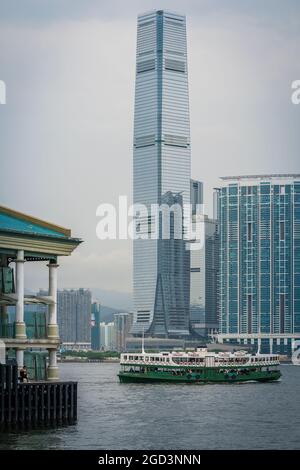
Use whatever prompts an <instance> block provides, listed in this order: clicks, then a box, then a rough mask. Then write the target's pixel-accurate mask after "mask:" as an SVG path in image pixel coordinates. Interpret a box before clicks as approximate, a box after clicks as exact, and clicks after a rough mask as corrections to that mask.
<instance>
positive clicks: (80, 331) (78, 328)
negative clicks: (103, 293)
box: [57, 289, 92, 349]
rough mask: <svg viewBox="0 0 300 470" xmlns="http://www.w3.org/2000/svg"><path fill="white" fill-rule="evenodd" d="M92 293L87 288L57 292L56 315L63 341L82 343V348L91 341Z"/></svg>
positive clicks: (71, 343) (69, 343) (70, 343)
mask: <svg viewBox="0 0 300 470" xmlns="http://www.w3.org/2000/svg"><path fill="white" fill-rule="evenodd" d="M91 304H92V294H91V291H90V290H88V289H78V290H73V289H72V290H67V289H64V290H61V291H58V293H57V317H58V325H59V331H60V335H61V339H62V342H63V343H68V346H69V347H71V346H72V345H73V344H77V345H78V343H82V345H84V346H82V347H83V349H86V348H87V347H88V344H89V345H90V343H91Z"/></svg>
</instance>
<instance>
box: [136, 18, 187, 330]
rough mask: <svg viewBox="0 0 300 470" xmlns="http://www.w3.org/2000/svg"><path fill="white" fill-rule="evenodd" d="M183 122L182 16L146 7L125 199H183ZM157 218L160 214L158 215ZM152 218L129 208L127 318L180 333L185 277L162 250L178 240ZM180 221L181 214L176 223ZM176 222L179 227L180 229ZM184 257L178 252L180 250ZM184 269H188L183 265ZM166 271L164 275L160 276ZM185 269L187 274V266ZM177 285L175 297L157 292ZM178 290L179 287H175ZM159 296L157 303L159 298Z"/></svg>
mask: <svg viewBox="0 0 300 470" xmlns="http://www.w3.org/2000/svg"><path fill="white" fill-rule="evenodd" d="M190 165H191V163H190V124H189V98H188V67H187V45H186V20H185V16H182V15H179V14H177V13H173V12H170V11H162V10H158V11H151V12H148V13H145V14H142V15H140V16H139V17H138V27H137V55H136V88H135V113H134V152H133V201H134V203H135V204H143V205H145V206H146V207H147V208H148V210H150V207H151V204H159V205H160V204H161V203H162V201H163V200H166V199H167V200H168V199H169V200H170V199H171V198H172V197H173V198H178V197H179V195H180V196H181V198H182V204H189V203H190ZM160 220H161V219H160ZM155 224H157V220H154V218H153V217H151V215H150V216H148V217H144V216H143V215H142V214H137V217H136V230H137V232H139V233H140V234H141V236H143V235H145V234H148V235H149V237H150V235H151V234H152V233H153V232H158V233H159V236H158V237H157V239H150V238H149V239H142V238H139V239H136V240H134V242H133V295H134V310H135V311H134V324H133V327H132V333H133V334H134V335H141V334H142V332H143V331H144V332H145V333H146V334H151V335H157V334H158V335H164V336H165V337H173V336H174V337H182V336H186V335H189V319H188V316H189V281H188V280H187V279H186V277H185V275H186V274H185V272H186V261H185V259H181V260H178V266H180V269H179V271H178V273H176V272H175V271H173V272H171V271H169V275H168V274H167V270H168V269H170V266H171V257H169V258H168V260H166V262H165V263H163V262H161V261H162V258H163V255H162V253H166V252H167V251H169V253H171V252H172V250H174V249H175V247H176V249H179V252H180V256H181V255H182V254H183V249H182V246H183V243H182V244H181V245H182V246H180V247H179V245H180V244H177V243H174V240H170V244H169V247H168V246H167V243H164V242H167V241H166V240H162V237H161V231H160V228H161V227H160V228H159V230H157V227H155ZM183 225H185V220H184V224H183ZM183 233H184V229H183V230H182V235H183ZM184 258H186V257H185V256H184ZM188 271H189V269H188ZM168 277H169V278H168ZM187 277H188V274H187ZM178 286H181V288H180V294H179V297H180V298H179V299H178V300H176V305H175V304H174V303H173V304H171V302H170V301H169V299H168V298H166V297H165V295H166V293H167V292H172V293H175V292H176V291H177V287H178ZM183 290H184V292H183ZM163 303H164V305H163Z"/></svg>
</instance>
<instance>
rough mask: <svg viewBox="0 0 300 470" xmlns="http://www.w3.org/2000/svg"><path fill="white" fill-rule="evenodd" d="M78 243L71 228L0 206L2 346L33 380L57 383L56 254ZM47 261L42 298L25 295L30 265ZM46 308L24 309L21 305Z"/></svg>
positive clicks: (8, 355) (0, 324)
mask: <svg viewBox="0 0 300 470" xmlns="http://www.w3.org/2000/svg"><path fill="white" fill-rule="evenodd" d="M80 242H81V240H79V239H77V238H73V237H71V231H70V230H69V229H66V228H63V227H60V226H58V225H54V224H52V223H49V222H45V221H44V220H41V219H37V218H36V217H32V216H29V215H26V214H23V213H21V212H17V211H15V210H12V209H8V208H6V207H3V206H0V340H1V341H0V342H1V343H2V344H4V348H5V357H6V359H14V360H16V361H17V364H18V366H19V367H22V366H23V365H24V364H25V365H26V367H27V369H28V372H29V377H30V378H31V379H32V380H39V379H42V380H57V379H58V367H57V362H56V352H57V348H58V347H59V344H60V337H59V329H58V324H57V304H56V298H57V268H58V266H59V265H58V257H59V256H70V255H71V253H72V252H73V250H74V249H75V248H76V247H77V246H78V245H79V243H80ZM34 262H43V263H47V268H48V271H49V288H48V290H47V292H45V295H43V296H35V295H26V294H25V291H24V277H25V272H26V271H27V269H28V268H29V267H30V263H34ZM26 304H27V305H31V306H32V307H33V306H36V307H38V306H39V305H40V304H42V305H44V308H43V309H42V310H41V311H40V310H39V309H38V308H36V311H34V310H33V308H32V309H31V310H28V311H27V312H26V314H25V308H24V306H25V305H26Z"/></svg>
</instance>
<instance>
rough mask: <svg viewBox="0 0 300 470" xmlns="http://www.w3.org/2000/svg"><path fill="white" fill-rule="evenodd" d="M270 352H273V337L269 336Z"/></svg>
mask: <svg viewBox="0 0 300 470" xmlns="http://www.w3.org/2000/svg"><path fill="white" fill-rule="evenodd" d="M270 354H273V338H270Z"/></svg>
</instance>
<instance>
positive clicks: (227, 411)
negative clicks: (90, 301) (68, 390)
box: [0, 363, 300, 450]
mask: <svg viewBox="0 0 300 470" xmlns="http://www.w3.org/2000/svg"><path fill="white" fill-rule="evenodd" d="M60 367H61V378H62V379H64V380H77V381H78V387H79V389H78V423H77V424H76V425H74V426H69V427H61V428H56V429H46V430H30V431H22V432H10V433H5V434H0V449H99V450H109V449H161V450H163V449H172V450H176V449H299V448H300V407H299V397H300V367H299V366H292V365H283V366H282V367H281V371H282V374H283V375H282V380H281V381H280V382H278V383H266V384H259V383H258V384H257V383H248V384H243V385H233V384H226V385H190V384H183V385H181V384H120V383H119V382H118V380H117V376H116V374H117V371H118V364H109V363H92V364H79V363H72V364H61V366H60Z"/></svg>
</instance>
